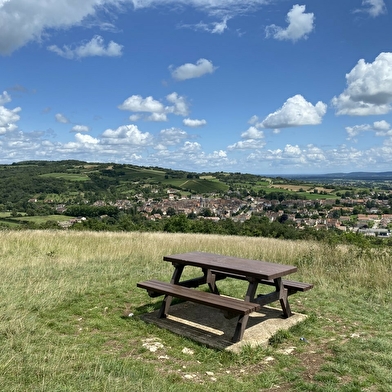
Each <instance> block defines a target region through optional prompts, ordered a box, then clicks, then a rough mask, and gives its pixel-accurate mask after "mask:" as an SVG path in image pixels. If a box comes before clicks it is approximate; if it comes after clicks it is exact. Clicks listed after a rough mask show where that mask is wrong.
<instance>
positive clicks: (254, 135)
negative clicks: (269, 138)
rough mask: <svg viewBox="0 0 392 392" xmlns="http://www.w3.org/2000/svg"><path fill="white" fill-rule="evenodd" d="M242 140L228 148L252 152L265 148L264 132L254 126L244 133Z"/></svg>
mask: <svg viewBox="0 0 392 392" xmlns="http://www.w3.org/2000/svg"><path fill="white" fill-rule="evenodd" d="M241 138H242V139H244V140H240V141H239V142H236V143H234V144H231V145H230V146H228V147H227V149H228V150H250V149H260V148H263V147H264V146H265V142H264V140H262V139H264V132H263V131H260V130H259V129H257V128H256V127H254V126H251V127H249V128H248V129H247V130H246V131H245V132H242V134H241Z"/></svg>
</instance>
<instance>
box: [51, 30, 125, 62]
mask: <svg viewBox="0 0 392 392" xmlns="http://www.w3.org/2000/svg"><path fill="white" fill-rule="evenodd" d="M122 48H123V46H122V45H119V44H117V43H116V42H114V41H110V42H109V44H108V45H107V47H105V43H104V39H103V38H102V37H101V36H99V35H96V36H95V37H93V38H92V39H91V40H90V41H88V42H84V43H82V44H80V45H78V46H75V47H70V46H67V45H65V46H63V48H62V49H61V48H59V47H58V46H57V45H50V46H48V50H50V51H51V52H54V53H56V54H58V55H59V56H61V57H64V58H66V59H70V60H72V59H81V58H83V57H93V56H106V57H119V56H121V55H122Z"/></svg>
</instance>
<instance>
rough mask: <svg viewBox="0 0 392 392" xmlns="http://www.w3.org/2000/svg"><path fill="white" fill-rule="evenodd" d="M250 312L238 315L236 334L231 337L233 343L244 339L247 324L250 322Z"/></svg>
mask: <svg viewBox="0 0 392 392" xmlns="http://www.w3.org/2000/svg"><path fill="white" fill-rule="evenodd" d="M248 320H249V314H245V315H241V316H239V317H238V321H237V325H236V327H235V332H234V336H233V338H232V339H231V341H232V342H233V343H236V342H239V341H241V340H242V338H243V336H244V332H245V328H246V325H247V324H248Z"/></svg>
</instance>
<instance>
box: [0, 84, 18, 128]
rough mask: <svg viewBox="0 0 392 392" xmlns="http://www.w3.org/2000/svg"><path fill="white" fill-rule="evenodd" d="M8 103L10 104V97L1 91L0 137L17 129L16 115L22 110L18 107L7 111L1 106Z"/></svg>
mask: <svg viewBox="0 0 392 392" xmlns="http://www.w3.org/2000/svg"><path fill="white" fill-rule="evenodd" d="M9 102H11V96H10V95H9V94H8V93H7V91H3V93H2V94H1V95H0V135H4V134H5V133H7V132H12V131H15V130H16V129H17V128H18V127H17V125H16V122H17V121H19V119H20V116H19V114H18V113H19V112H20V111H21V110H22V109H21V108H20V107H17V108H15V109H7V108H6V107H4V106H3V105H5V104H6V103H9Z"/></svg>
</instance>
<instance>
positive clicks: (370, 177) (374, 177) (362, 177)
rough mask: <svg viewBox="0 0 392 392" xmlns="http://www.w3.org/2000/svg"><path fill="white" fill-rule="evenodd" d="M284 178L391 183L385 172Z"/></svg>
mask: <svg viewBox="0 0 392 392" xmlns="http://www.w3.org/2000/svg"><path fill="white" fill-rule="evenodd" d="M283 177H286V178H291V179H297V180H306V181H321V182H323V181H332V180H333V181H337V180H356V181H392V171H386V172H351V173H327V174H293V175H287V176H283Z"/></svg>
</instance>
